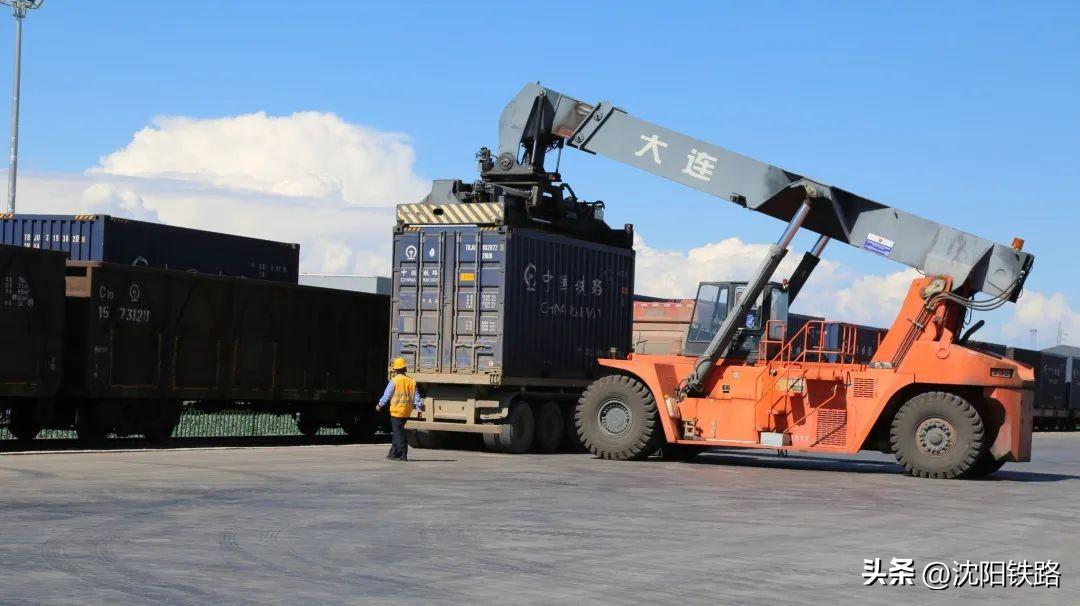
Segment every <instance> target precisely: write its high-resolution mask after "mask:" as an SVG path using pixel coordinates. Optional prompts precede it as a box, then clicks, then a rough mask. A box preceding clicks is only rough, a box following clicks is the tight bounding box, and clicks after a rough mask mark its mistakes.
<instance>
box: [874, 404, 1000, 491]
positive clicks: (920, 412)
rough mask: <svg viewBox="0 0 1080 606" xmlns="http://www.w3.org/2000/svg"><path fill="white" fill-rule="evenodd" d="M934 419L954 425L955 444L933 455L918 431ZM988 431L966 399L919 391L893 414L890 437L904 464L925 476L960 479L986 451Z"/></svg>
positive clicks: (952, 439)
mask: <svg viewBox="0 0 1080 606" xmlns="http://www.w3.org/2000/svg"><path fill="white" fill-rule="evenodd" d="M934 418H939V419H943V420H945V421H946V422H947V423H948V424H949V425H951V426H952V428H953V430H954V433H955V435H951V436H950V437H949V440H950V441H951V444H950V445H949V446H948V447H947V448H946V450H944V451H943V452H942V453H941V454H937V455H931V454H928V453H926V452H924V451H923V450H921V449H920V448H919V444H918V442H919V439H918V437H917V436H916V431H917V430H918V428H919V426H920V425H922V423H923V422H924V421H929V420H931V419H934ZM985 437H986V430H985V428H984V427H983V422H982V417H980V416H979V411H978V410H976V409H975V407H974V406H972V405H971V402H968V401H967V400H965V399H964V398H962V397H960V396H958V395H956V394H952V393H948V392H943V391H931V392H926V393H922V394H919V395H917V396H915V397H913V398H911V399H910V400H908V401H907V402H906V403H904V405H903V406H901V407H900V409H899V410H897V411H896V416H894V417H893V420H892V426H891V428H890V432H889V440H890V444H891V445H892V450H893V453H894V454H895V455H896V460H897V461H899V462H900V465H902V466H903V467H904V469H905V470H907V472H908V473H910V474H911V475H913V476H917V477H922V478H938V479H949V478H959V477H962V476H964V475H965V474H966V473H968V472H969V471H970V470H971V469H972V468H973V467H974V466H975V464H976V462H978V460H979V458H980V457H982V456H983V455H985V454H986V449H987V444H986V441H985Z"/></svg>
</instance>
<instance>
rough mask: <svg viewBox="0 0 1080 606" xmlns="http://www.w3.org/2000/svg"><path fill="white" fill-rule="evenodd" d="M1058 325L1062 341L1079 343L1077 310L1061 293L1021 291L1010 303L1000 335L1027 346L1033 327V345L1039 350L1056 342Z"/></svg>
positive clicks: (1079, 318)
mask: <svg viewBox="0 0 1080 606" xmlns="http://www.w3.org/2000/svg"><path fill="white" fill-rule="evenodd" d="M1059 328H1060V330H1062V331H1063V332H1064V335H1063V337H1064V339H1063V340H1064V342H1065V343H1066V344H1070V345H1075V344H1077V343H1080V312H1077V311H1076V310H1074V309H1073V308H1072V307H1070V306H1069V302H1068V300H1066V298H1065V295H1063V294H1061V293H1059V292H1056V293H1053V294H1050V295H1046V294H1043V293H1040V292H1034V291H1025V292H1024V294H1023V295H1021V296H1020V300H1019V301H1017V302H1016V305H1015V306H1013V312H1012V317H1011V318H1010V319H1009V320H1008V321H1006V322H1005V323H1004V325H1003V326H1002V328H1001V334H1002V336H1004V337H1005V339H1006V340H1007V341H1008V342H1010V343H1015V344H1018V345H1023V346H1024V347H1030V346H1031V330H1032V329H1034V330H1036V331H1038V332H1037V333H1036V341H1035V345H1036V347H1037V348H1039V349H1042V348H1045V347H1051V346H1053V345H1056V344H1057V336H1058V329H1059Z"/></svg>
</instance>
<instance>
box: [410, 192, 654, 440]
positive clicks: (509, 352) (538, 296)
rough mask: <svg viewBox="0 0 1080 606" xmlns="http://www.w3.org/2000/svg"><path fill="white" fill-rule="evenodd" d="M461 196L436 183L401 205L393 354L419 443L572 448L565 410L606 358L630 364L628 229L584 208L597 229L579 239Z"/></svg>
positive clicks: (579, 210)
mask: <svg viewBox="0 0 1080 606" xmlns="http://www.w3.org/2000/svg"><path fill="white" fill-rule="evenodd" d="M459 187H460V188H467V187H468V186H464V185H462V184H461V183H460V182H436V185H435V190H434V191H433V194H432V196H429V198H428V199H426V200H425V201H424V202H421V203H419V204H402V205H399V206H398V225H397V228H396V230H395V233H394V267H393V272H394V273H393V275H394V278H393V282H394V296H393V310H392V322H391V334H390V341H391V355H392V356H395V357H402V358H405V359H406V360H407V362H408V364H409V369H410V371H411V373H410V374H411V376H412V377H413V378H415V379H416V380H417V381H418V382H419V383H420V384H421V393H423V394H424V396H425V402H426V411H425V412H424V413H423V416H422V417H418V418H416V419H415V420H412V421H410V423H409V425H408V427H409V428H410V429H411V430H413V431H419V432H422V433H413V434H412V437H413V440H414V443H418V444H422V445H428V446H435V445H436V444H438V443H439V442H440V441H442V439H444V438H447V437H449V436H448V434H449V433H454V432H460V433H472V434H477V433H479V434H482V435H483V437H484V443H485V446H486V447H487V448H489V449H491V450H499V451H508V452H523V451H525V450H528V449H530V448H534V449H536V450H539V451H542V452H549V451H553V450H556V449H559V448H560V447H565V446H572V442H571V441H572V440H574V439H576V435H575V432H572V431H568V428H569V424H570V422H571V421H570V419H571V417H572V415H571V414H569V413H570V409H571V407H572V406H573V405H574V403H575V402H576V401H577V399H578V397H579V396H580V394H581V391H582V390H583V389H584V388H585V386H587V385H588V384H589V382H590V381H592V380H593V379H594V378H596V377H597V376H600V374H601V373H602V371H601V367H600V366H599V364H598V363H597V358H598V357H623V356H626V355H627V354H628V353H629V352H630V348H631V342H630V339H631V323H632V315H631V314H632V306H631V297H632V290H631V289H632V288H633V280H634V252H633V248H632V241H633V233H632V229H631V228H630V227H629V226H627V227H626V228H625V229H611V228H609V227H608V226H607V225H606V224H605V223H604V222H603V221H602V220H600V219H598V218H597V217H596V215H593V214H592V213H593V212H594V209H593V208H591V207H587V206H584V205H581V204H579V205H577V206H575V207H574V211H573V212H575V213H576V215H575V216H578V217H582V221H575V223H576V224H578V225H581V224H582V223H584V224H587V225H588V226H589V229H588V230H586V231H585V232H581V233H575V234H570V233H566V232H564V231H562V230H560V229H558V227H557V225H556V224H555V223H554V222H539V221H530V220H527V219H515V217H514V213H515V212H516V211H517V210H519V209H517V208H516V207H514V206H511V205H507V204H505V203H504V201H500V200H505V198H502V197H500V196H497V195H496V196H492V197H488V198H484V199H486V200H491V201H490V202H468V203H462V202H461V201H460V200H458V199H457V198H456V197H455V194H461V195H462V196H463V197H465V196H472V195H475V194H479V193H481V192H467V191H466V192H462V190H461V189H453V191H451V188H459ZM440 188H441V189H440ZM597 214H598V213H597ZM586 218H587V220H586Z"/></svg>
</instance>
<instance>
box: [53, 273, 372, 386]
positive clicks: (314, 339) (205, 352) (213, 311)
mask: <svg viewBox="0 0 1080 606" xmlns="http://www.w3.org/2000/svg"><path fill="white" fill-rule="evenodd" d="M89 276H90V278H89V286H88V288H87V290H88V291H89V296H88V297H86V298H79V297H72V298H70V299H69V300H70V301H71V304H72V305H75V306H79V305H81V306H82V307H81V309H82V311H81V315H80V317H81V318H83V319H84V320H85V321H84V322H82V324H84V325H85V327H86V328H85V329H84V330H82V331H81V332H82V333H84V335H85V336H84V338H82V339H77V338H72V339H71V343H72V346H71V348H70V349H72V350H75V351H76V352H77V354H78V355H79V356H80V357H81V359H82V360H84V361H85V363H84V365H83V368H82V372H81V373H80V380H79V381H75V382H72V384H71V386H70V389H71V390H72V395H82V396H85V397H90V398H114V399H128V398H143V399H171V400H213V401H230V400H231V401H275V400H281V401H287V402H307V401H321V400H331V401H342V402H350V401H357V402H359V401H363V402H367V401H369V400H371V399H372V398H373V396H372V394H373V393H374V392H375V391H376V390H379V389H381V387H382V382H383V379H385V369H386V347H387V346H386V334H387V331H388V324H389V299H388V297H386V296H383V295H372V294H365V293H355V292H348V291H337V290H330V289H320V288H313V287H302V286H295V285H290V284H282V283H277V282H270V281H262V280H246V279H238V278H226V277H219V276H205V275H199V274H193V273H187V272H176V271H167V270H158V269H151V268H141V267H130V266H121V265H112V264H95V265H94V266H93V267H90V268H89ZM372 381H374V383H375V385H372ZM375 397H377V396H375Z"/></svg>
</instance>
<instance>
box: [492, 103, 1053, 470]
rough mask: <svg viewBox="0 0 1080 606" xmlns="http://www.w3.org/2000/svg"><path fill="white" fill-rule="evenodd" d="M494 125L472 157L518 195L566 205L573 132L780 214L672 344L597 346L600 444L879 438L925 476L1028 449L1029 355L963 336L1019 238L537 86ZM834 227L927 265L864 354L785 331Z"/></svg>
mask: <svg viewBox="0 0 1080 606" xmlns="http://www.w3.org/2000/svg"><path fill="white" fill-rule="evenodd" d="M499 124H500V132H499V151H498V154H497V155H495V154H493V153H492V152H490V151H489V150H487V149H482V150H481V152H480V154H479V156H478V158H479V160H480V169H481V172H482V175H483V181H484V182H486V183H491V184H498V185H499V186H502V187H506V188H514V189H515V191H519V192H523V193H524V194H525V195H526V196H527V197H528V201H529V204H528V205H527V208H530V209H543V208H544V207H545V206H551V205H558V204H560V203H561V201H562V199H563V197H562V195H561V191H563V190H564V189H565V187H566V186H565V185H562V184H560V183H559V181H560V180H561V178H560V176H559V175H558V173H557V172H548V171H547V170H546V169H545V168H544V159H545V156H546V155H547V154H549V153H551V152H552V151H554V150H556V149H558V150H559V152H560V153H561V150H562V148H563V147H565V146H569V147H573V148H577V149H580V150H583V151H586V152H589V153H593V154H600V155H605V156H608V157H611V158H613V159H615V160H618V161H620V162H625V163H627V164H630V165H633V166H636V167H638V168H641V169H644V170H647V171H649V172H652V173H654V174H657V175H660V176H662V177H666V178H668V179H671V180H674V181H677V182H679V183H682V184H684V185H688V186H690V187H693V188H695V189H698V190H701V191H704V192H706V193H709V194H713V195H716V196H718V197H721V198H724V199H728V200H730V201H732V202H734V203H736V204H738V205H740V206H743V207H745V208H748V209H750V210H754V211H758V212H761V213H764V214H766V215H770V216H772V217H775V218H777V219H781V220H783V221H785V222H787V227H786V229H785V230H784V232H783V234H782V235H781V237H780V238H779V240H778V241H777V242H776V244H774V245H772V246H770V248H769V252H768V254H767V256H766V258H765V259H764V260H763V262H762V263H761V266H760V267H759V268H758V270H757V272H756V273H755V275H754V277H753V278H752V279H751V280H749V281H748V282H742V283H730V282H729V283H703V284H701V285H700V286H699V289H698V295H697V302H696V306H695V309H694V315H693V320H692V323H691V326H690V329H689V331H688V335H687V341H686V344H685V347H684V351H683V354H682V355H636V354H631V355H630V356H629V357H627V358H626V359H604V360H601V364H603V365H604V366H606V367H607V368H608V369H610V370H611V374H610V375H607V376H604V377H602V378H600V379H597V380H596V381H595V382H593V383H592V384H591V385H590V386H589V387H588V389H587V390H586V391H585V392H584V394H583V396H582V397H581V399H580V401H579V403H578V405H577V408H576V411H575V422H576V427H577V430H578V433H579V436H580V438H581V440H582V442H583V443H584V444H585V445H586V446H587V447H588V448H589V450H591V451H592V452H593V453H594V454H596V455H597V456H600V457H603V458H608V459H640V458H644V457H647V456H649V455H651V454H653V453H654V452H656V451H657V449H659V448H661V447H662V448H663V450H664V453H665V455H669V454H671V453H675V454H676V455H677V456H678V455H686V456H690V455H693V454H695V453H696V452H699V451H700V450H702V449H704V448H707V447H710V446H725V447H747V448H767V449H776V450H779V451H782V452H783V451H790V450H796V451H805V452H829V453H855V452H858V451H859V450H863V449H880V450H883V451H886V452H893V453H895V455H896V458H897V459H898V460H899V461H900V463H901V464H902V465H903V466H904V468H906V469H907V470H908V471H909V472H910V473H912V474H914V475H917V476H923V477H934V478H955V477H962V476H967V477H971V476H980V475H985V474H988V473H992V472H994V471H995V470H997V469H999V468H1000V467H1001V465H1002V464H1004V463H1005V462H1006V461H1028V460H1030V456H1031V411H1032V398H1033V392H1032V390H1031V382H1032V381H1033V379H1034V375H1033V372H1032V369H1031V368H1030V367H1028V366H1025V365H1023V364H1020V363H1018V362H1015V361H1013V360H1008V359H1004V358H1002V357H1000V356H996V355H992V354H990V353H987V352H983V351H979V350H976V349H973V348H971V347H968V346H967V341H968V337H970V336H971V334H972V333H973V332H974V331H975V330H976V329H978V328H979V327H980V326H981V325H982V324H983V322H982V321H979V322H978V323H976V324H975V325H974V326H972V327H971V328H970V329H969V330H967V331H966V332H963V330H964V327H965V323H966V321H967V319H968V314H969V312H973V311H986V310H991V309H996V308H997V307H1000V306H1001V305H1003V304H1005V303H1006V302H1015V301H1016V300H1017V298H1018V297H1019V296H1020V293H1021V290H1022V288H1023V285H1024V281H1025V279H1026V278H1027V276H1028V274H1029V273H1030V270H1031V266H1032V262H1033V261H1034V257H1033V256H1032V255H1031V254H1029V253H1025V252H1023V251H1022V248H1023V241H1022V240H1019V239H1016V240H1014V241H1013V243H1012V245H1011V246H1005V245H1002V244H998V243H995V242H992V241H990V240H986V239H983V238H979V237H977V236H973V235H970V234H967V233H964V232H961V231H958V230H956V229H953V228H951V227H947V226H944V225H941V224H939V223H935V222H933V221H929V220H927V219H923V218H921V217H918V216H915V215H912V214H910V213H907V212H904V211H902V210H899V209H896V208H892V207H889V206H886V205H884V204H880V203H878V202H874V201H872V200H869V199H866V198H863V197H860V196H857V195H855V194H852V193H850V192H848V191H844V190H842V189H839V188H836V187H832V186H829V185H824V184H821V183H818V182H816V181H812V180H810V179H807V178H805V177H803V176H801V175H798V174H795V173H792V172H790V171H786V170H783V169H780V168H777V167H775V166H771V165H769V164H765V163H762V162H759V161H757V160H753V159H751V158H748V157H745V156H742V155H739V154H736V153H733V152H731V151H728V150H725V149H722V148H719V147H716V146H714V145H710V144H708V143H705V142H704V141H698V140H695V139H692V138H690V137H687V136H686V135H682V134H679V133H676V132H673V131H671V130H668V129H666V128H663V127H660V126H657V125H654V124H651V123H648V122H645V121H643V120H640V119H637V118H634V117H633V116H630V115H629V114H627V113H626V112H625V111H623V110H621V109H619V108H617V107H615V106H613V105H611V104H610V103H606V102H602V103H598V104H595V105H591V104H586V103H583V102H581V101H578V100H576V99H572V98H570V97H567V96H565V95H563V94H561V93H558V92H555V91H552V90H550V89H546V88H543V87H541V86H539V85H537V84H530V85H528V86H526V87H525V88H524V89H523V90H522V91H521V93H519V94H518V96H517V97H516V98H515V99H514V100H513V101H511V103H510V104H509V105H507V107H506V109H505V110H504V111H503V114H502V116H501V118H500V123H499ZM552 210H555V211H556V212H557V209H550V208H549V209H547V212H548V214H549V215H550V214H551V211H552ZM568 212H569V211H568ZM800 228H806V229H809V230H811V231H813V232H816V233H817V234H819V235H820V237H819V238H818V240H817V243H816V244H815V246H814V247H813V248H812V250H810V251H809V252H807V253H806V254H805V255H804V257H803V259H802V261H801V262H800V264H799V266H798V268H797V269H796V270H795V272H794V273H793V274H792V276H791V277H790V279H789V280H787V281H783V282H781V283H779V284H778V283H776V282H773V281H772V278H773V274H774V272H775V271H776V268H777V267H778V265H779V264H780V261H781V259H782V258H783V257H784V255H785V254H786V252H787V248H788V246H789V245H790V243H791V241H792V239H793V237H794V236H795V233H796V232H797V231H798V230H799V229H800ZM829 240H839V241H841V242H845V243H847V244H850V245H852V246H855V247H857V248H861V249H863V250H866V251H868V252H871V253H874V254H877V255H880V256H882V257H885V258H888V259H892V260H894V261H897V262H899V263H902V264H904V265H907V266H909V267H914V268H915V269H917V270H919V271H920V273H922V274H923V276H924V277H920V278H918V279H916V280H914V281H913V282H912V284H911V287H910V288H909V289H908V292H907V296H906V298H905V299H904V303H903V305H902V306H901V308H900V312H899V314H898V315H897V317H896V320H895V321H894V322H893V324H892V327H891V329H890V330H889V332H888V334H887V335H886V336H885V338H884V339H883V341H882V342H881V344H880V346H879V347H878V349H877V352H876V354H875V355H874V357H873V359H872V361H871V362H870V363H869V364H857V363H855V361H854V358H855V355H854V354H855V341H856V337H855V334H854V330H855V329H854V328H853V327H850V326H847V325H843V324H839V323H832V322H826V321H820V322H811V323H809V324H807V325H806V326H805V327H804V328H803V329H802V330H800V331H799V332H797V333H796V334H795V335H794V336H793V337H792V338H789V339H787V340H785V339H784V338H783V336H784V335H785V326H784V325H785V322H786V320H787V309H788V305H789V304H790V303H791V302H792V301H793V300H794V299H795V297H796V296H797V295H798V293H799V290H800V289H801V288H802V286H803V285H804V284H805V283H806V280H807V278H808V277H809V275H810V274H811V272H812V271H813V269H814V267H815V266H816V265H817V262H818V260H819V258H820V255H821V253H822V251H823V250H824V248H825V245H826V244H827V243H828V241H829ZM980 295H982V298H978V297H980ZM826 335H828V336H829V338H826Z"/></svg>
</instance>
